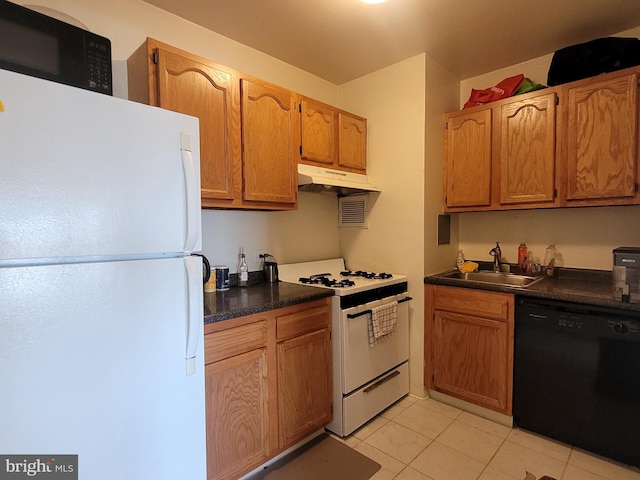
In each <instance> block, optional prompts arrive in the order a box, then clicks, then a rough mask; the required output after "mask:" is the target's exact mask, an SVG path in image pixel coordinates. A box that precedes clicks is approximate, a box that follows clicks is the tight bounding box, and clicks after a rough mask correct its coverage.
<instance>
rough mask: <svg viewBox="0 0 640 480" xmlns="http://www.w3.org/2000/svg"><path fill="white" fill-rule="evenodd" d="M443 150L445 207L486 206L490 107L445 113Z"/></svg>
mask: <svg viewBox="0 0 640 480" xmlns="http://www.w3.org/2000/svg"><path fill="white" fill-rule="evenodd" d="M444 150H445V165H444V167H445V168H444V201H445V209H447V207H450V208H456V207H489V205H490V204H491V108H488V107H487V108H476V109H473V110H470V111H461V112H455V113H450V114H447V115H445V149H444ZM474 209H477V208H474Z"/></svg>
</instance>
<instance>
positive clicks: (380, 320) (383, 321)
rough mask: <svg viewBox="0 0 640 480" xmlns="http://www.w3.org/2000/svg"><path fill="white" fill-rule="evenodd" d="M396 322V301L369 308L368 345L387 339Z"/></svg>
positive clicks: (371, 346) (371, 345)
mask: <svg viewBox="0 0 640 480" xmlns="http://www.w3.org/2000/svg"><path fill="white" fill-rule="evenodd" d="M397 323H398V302H389V303H385V304H384V305H381V306H379V307H373V308H372V309H371V315H369V347H370V348H373V347H375V346H376V345H377V344H378V343H381V342H384V341H386V340H387V338H388V337H389V335H391V334H392V333H393V332H394V331H395V328H396V324H397Z"/></svg>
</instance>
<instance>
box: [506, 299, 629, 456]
mask: <svg viewBox="0 0 640 480" xmlns="http://www.w3.org/2000/svg"><path fill="white" fill-rule="evenodd" d="M515 318H516V319H515V322H516V323H515V348H514V385H513V414H514V423H515V424H516V426H518V427H520V428H523V429H525V430H530V431H532V432H536V433H539V434H542V435H545V436H547V437H550V438H554V439H556V440H559V441H561V442H565V443H568V444H570V445H573V446H576V447H579V448H583V449H585V450H589V451H592V452H594V453H598V454H601V455H604V456H607V457H609V458H612V459H615V460H619V461H621V462H624V463H626V464H630V465H635V466H640V313H637V312H633V311H629V310H621V309H613V308H605V307H598V306H590V305H583V304H576V303H568V302H560V301H553V300H543V299H530V298H525V297H516V310H515Z"/></svg>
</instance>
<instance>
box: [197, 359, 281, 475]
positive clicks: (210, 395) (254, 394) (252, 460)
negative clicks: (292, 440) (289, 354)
mask: <svg viewBox="0 0 640 480" xmlns="http://www.w3.org/2000/svg"><path fill="white" fill-rule="evenodd" d="M205 382H206V383H205V391H206V392H207V398H206V408H207V471H208V475H207V477H208V478H209V479H216V480H218V479H225V480H231V479H236V478H239V477H240V476H241V475H242V474H244V473H246V472H248V471H250V470H251V469H252V468H255V467H257V466H258V465H260V464H262V463H264V462H265V461H267V459H268V458H269V455H270V453H271V452H270V445H269V435H268V431H269V416H268V408H267V401H268V392H267V349H266V348H261V349H259V350H254V351H251V352H248V353H244V354H241V355H237V356H235V357H231V358H228V359H226V360H222V361H219V362H215V363H210V364H209V365H207V366H206V367H205Z"/></svg>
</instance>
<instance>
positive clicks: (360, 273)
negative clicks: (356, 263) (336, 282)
mask: <svg viewBox="0 0 640 480" xmlns="http://www.w3.org/2000/svg"><path fill="white" fill-rule="evenodd" d="M340 275H342V276H343V277H362V278H367V279H369V280H386V279H387V278H393V275H391V274H390V273H385V272H381V273H375V272H365V271H364V270H356V271H353V270H345V271H343V272H340Z"/></svg>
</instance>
